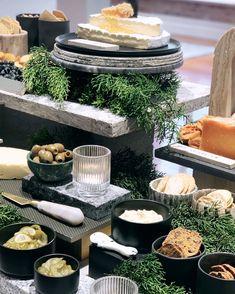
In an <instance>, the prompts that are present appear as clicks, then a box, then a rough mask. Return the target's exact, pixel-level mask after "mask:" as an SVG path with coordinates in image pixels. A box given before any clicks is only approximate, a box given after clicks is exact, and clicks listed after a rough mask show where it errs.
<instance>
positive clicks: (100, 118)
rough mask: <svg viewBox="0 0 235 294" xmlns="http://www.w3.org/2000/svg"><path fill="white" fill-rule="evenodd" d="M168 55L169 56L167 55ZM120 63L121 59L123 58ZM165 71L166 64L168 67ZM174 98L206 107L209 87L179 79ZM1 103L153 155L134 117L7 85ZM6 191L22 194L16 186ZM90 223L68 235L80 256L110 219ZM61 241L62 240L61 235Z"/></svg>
mask: <svg viewBox="0 0 235 294" xmlns="http://www.w3.org/2000/svg"><path fill="white" fill-rule="evenodd" d="M181 54H182V53H181V51H179V55H180V56H181ZM171 57H172V56H171ZM171 57H170V56H169V58H171ZM180 58H181V57H180ZM93 59H94V58H93ZM140 59H141V58H140ZM121 62H123V59H122V60H121ZM139 62H141V60H139ZM181 63H182V62H179V63H178V64H175V65H173V66H172V67H171V69H172V70H173V69H175V68H177V67H178V66H180V65H181ZM159 66H160V67H161V72H164V64H161V65H159ZM89 67H90V65H89V64H88V65H87V66H86V67H84V68H83V70H87V71H88V72H89ZM92 69H94V65H92ZM106 70H107V69H106ZM165 70H166V71H168V70H169V67H168V66H167V67H166V68H165ZM126 72H127V70H126V69H125V70H124V71H123V73H126ZM151 72H152V73H156V72H157V71H156V65H155V64H154V65H153V66H152V69H151V66H150V67H149V66H148V73H151ZM119 73H120V72H119ZM13 88H14V87H13ZM177 100H178V103H179V104H182V105H183V106H184V107H185V110H186V112H187V113H191V112H193V111H195V110H198V109H201V108H203V107H206V106H207V105H208V103H209V87H207V86H202V85H197V84H194V83H188V82H182V84H181V86H180V88H179V90H178V93H177ZM1 104H2V107H1V108H0V111H1V112H2V113H4V111H5V110H7V109H11V110H14V111H16V113H19V112H21V113H26V114H30V115H33V116H35V117H40V118H42V119H46V120H50V121H53V122H56V123H59V124H63V125H67V126H70V127H73V128H76V129H79V130H83V131H86V132H88V133H90V134H92V142H89V143H91V144H99V145H104V146H107V147H108V148H110V149H111V151H112V152H113V153H114V152H117V151H119V150H120V149H123V148H124V147H129V148H131V149H132V150H135V151H137V153H149V154H151V155H152V154H153V135H154V134H146V133H145V132H144V131H143V130H141V129H140V128H138V126H137V125H136V122H135V121H134V120H133V119H128V118H125V117H120V116H117V115H114V114H112V113H111V112H110V111H109V110H99V109H96V108H95V107H93V106H87V105H80V104H78V103H74V102H69V101H66V102H64V103H63V104H62V105H59V104H57V103H55V102H53V101H52V100H50V98H49V97H46V96H34V95H20V94H19V91H18V92H17V93H16V94H13V93H12V92H11V89H10V88H9V86H8V88H7V89H5V90H1V89H0V105H1ZM15 119H17V118H15ZM4 123H5V124H6V127H7V126H8V124H9V125H10V124H11V118H10V117H9V118H5V120H4ZM21 123H23V122H19V124H21ZM3 128H4V126H3ZM6 136H7V137H10V136H11V134H6ZM7 137H6V138H5V137H3V139H4V142H5V143H6V145H7V140H8V138H7ZM8 186H9V185H8ZM8 192H11V193H15V194H23V195H24V193H23V192H22V190H21V189H20V188H19V186H18V187H17V188H14V189H12V190H11V191H8ZM30 193H31V191H30ZM36 196H37V195H36V194H35V195H34V197H36ZM55 201H56V197H55ZM27 209H28V208H27ZM29 209H30V208H29ZM54 221H55V220H53V222H54ZM53 222H51V223H53ZM92 224H93V226H92V230H88V231H87V234H86V233H85V232H84V230H83V231H82V230H81V228H77V229H76V238H73V239H72V238H70V245H71V246H70V247H72V248H70V250H73V251H76V250H77V251H78V250H80V251H82V253H81V254H80V257H81V259H83V258H85V257H87V256H88V252H87V250H88V244H89V235H90V234H91V233H92V231H95V230H103V231H104V232H106V233H108V234H109V233H110V227H109V224H110V223H109V219H105V220H104V221H102V219H101V221H97V222H96V223H94V222H92ZM73 233H74V232H73ZM61 235H63V234H60V236H61ZM75 240H76V241H79V242H78V246H76V244H75V243H76V242H75ZM62 241H63V242H64V239H63V236H62ZM81 243H82V245H81ZM78 247H79V248H78ZM81 248H82V250H81Z"/></svg>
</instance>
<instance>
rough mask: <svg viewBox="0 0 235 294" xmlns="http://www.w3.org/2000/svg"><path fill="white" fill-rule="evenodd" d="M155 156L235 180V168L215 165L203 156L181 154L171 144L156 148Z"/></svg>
mask: <svg viewBox="0 0 235 294" xmlns="http://www.w3.org/2000/svg"><path fill="white" fill-rule="evenodd" d="M155 157H156V158H159V159H164V160H167V161H170V162H173V163H176V164H179V165H183V166H186V167H190V168H192V169H193V170H197V171H201V172H203V173H207V174H210V175H213V176H217V177H219V178H221V179H222V178H223V179H225V180H231V181H235V169H230V168H226V167H222V166H219V165H217V166H216V165H215V164H214V163H210V162H206V161H204V160H202V159H201V158H200V159H198V158H194V157H190V156H189V155H186V154H181V153H179V152H178V151H176V150H172V149H171V148H170V146H165V147H162V148H159V149H155Z"/></svg>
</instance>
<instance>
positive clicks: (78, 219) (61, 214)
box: [1, 192, 84, 226]
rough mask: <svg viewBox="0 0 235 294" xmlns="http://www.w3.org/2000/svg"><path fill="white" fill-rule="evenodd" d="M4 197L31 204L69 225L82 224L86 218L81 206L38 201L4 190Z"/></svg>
mask: <svg viewBox="0 0 235 294" xmlns="http://www.w3.org/2000/svg"><path fill="white" fill-rule="evenodd" d="M1 194H2V196H3V197H5V198H7V199H9V200H12V201H14V202H15V203H17V204H19V205H31V206H33V207H35V208H37V209H38V210H39V211H41V212H43V213H45V214H47V215H50V216H52V217H54V218H56V219H59V220H61V221H63V222H65V223H67V224H69V225H72V226H77V225H79V224H81V223H82V222H83V220H84V214H83V212H82V211H81V209H80V208H76V207H72V206H68V205H63V204H58V203H54V202H49V201H44V200H42V201H37V200H32V199H27V198H24V197H21V196H17V195H14V194H11V193H7V192H2V193H1Z"/></svg>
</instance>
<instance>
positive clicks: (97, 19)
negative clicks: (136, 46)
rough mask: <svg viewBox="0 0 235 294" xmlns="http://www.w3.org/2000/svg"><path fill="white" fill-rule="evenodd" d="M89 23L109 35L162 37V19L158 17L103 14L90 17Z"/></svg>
mask: <svg viewBox="0 0 235 294" xmlns="http://www.w3.org/2000/svg"><path fill="white" fill-rule="evenodd" d="M89 23H90V24H92V25H95V26H97V27H99V28H100V29H104V30H106V31H108V32H109V33H125V34H141V35H147V36H152V37H154V36H160V34H161V25H162V21H161V19H160V18H157V17H148V16H138V17H133V18H122V17H112V16H104V15H102V14H93V15H90V18H89Z"/></svg>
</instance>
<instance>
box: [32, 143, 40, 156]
mask: <svg viewBox="0 0 235 294" xmlns="http://www.w3.org/2000/svg"><path fill="white" fill-rule="evenodd" d="M40 150H41V146H40V145H34V146H33V147H32V149H31V152H32V158H34V157H35V156H37V155H38V152H39V151H40Z"/></svg>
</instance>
